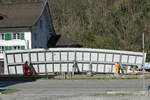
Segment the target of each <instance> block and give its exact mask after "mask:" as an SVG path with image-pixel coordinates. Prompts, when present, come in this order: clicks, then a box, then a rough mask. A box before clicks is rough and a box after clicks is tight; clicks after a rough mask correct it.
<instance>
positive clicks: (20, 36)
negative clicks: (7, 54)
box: [13, 32, 24, 40]
mask: <svg viewBox="0 0 150 100" xmlns="http://www.w3.org/2000/svg"><path fill="white" fill-rule="evenodd" d="M13 39H21V40H24V32H15V33H13Z"/></svg>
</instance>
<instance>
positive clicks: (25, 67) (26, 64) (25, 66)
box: [24, 61, 29, 75]
mask: <svg viewBox="0 0 150 100" xmlns="http://www.w3.org/2000/svg"><path fill="white" fill-rule="evenodd" d="M28 70H29V65H28V61H26V62H25V63H24V75H28Z"/></svg>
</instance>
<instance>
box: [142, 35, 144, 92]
mask: <svg viewBox="0 0 150 100" xmlns="http://www.w3.org/2000/svg"><path fill="white" fill-rule="evenodd" d="M142 51H143V62H142V65H143V67H142V68H143V90H145V75H144V72H145V71H144V65H145V54H144V32H143V34H142Z"/></svg>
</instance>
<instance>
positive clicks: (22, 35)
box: [20, 32, 24, 40]
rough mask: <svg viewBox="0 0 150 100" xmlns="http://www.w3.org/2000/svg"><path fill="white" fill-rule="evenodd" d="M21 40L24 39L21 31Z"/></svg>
mask: <svg viewBox="0 0 150 100" xmlns="http://www.w3.org/2000/svg"><path fill="white" fill-rule="evenodd" d="M20 34H21V40H24V32H21V33H20Z"/></svg>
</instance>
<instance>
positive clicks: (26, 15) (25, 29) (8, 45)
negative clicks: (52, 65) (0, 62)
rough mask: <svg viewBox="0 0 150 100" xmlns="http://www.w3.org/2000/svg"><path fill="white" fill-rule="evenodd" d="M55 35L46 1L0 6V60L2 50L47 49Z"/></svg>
mask: <svg viewBox="0 0 150 100" xmlns="http://www.w3.org/2000/svg"><path fill="white" fill-rule="evenodd" d="M55 35H56V34H55V31H54V28H53V24H52V20H51V15H50V10H49V6H48V2H47V1H46V0H43V1H38V2H30V3H13V4H0V52H1V54H0V59H2V58H3V55H2V51H4V50H24V49H31V48H47V44H48V40H49V39H50V38H51V37H52V36H55Z"/></svg>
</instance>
